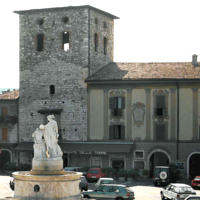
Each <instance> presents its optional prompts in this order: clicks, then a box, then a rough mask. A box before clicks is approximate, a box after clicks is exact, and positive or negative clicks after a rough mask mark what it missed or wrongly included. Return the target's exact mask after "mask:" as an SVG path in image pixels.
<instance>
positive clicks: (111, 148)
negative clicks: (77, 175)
mask: <svg viewBox="0 0 200 200" xmlns="http://www.w3.org/2000/svg"><path fill="white" fill-rule="evenodd" d="M132 148H133V143H112V142H110V143H106V142H82V143H81V142H80V143H79V142H77V143H75V142H73V143H70V142H67V143H62V144H61V149H62V151H63V152H64V153H70V152H79V153H80V152H88V153H89V152H99V153H101V152H102V153H103V152H107V153H129V152H130V151H131V149H132Z"/></svg>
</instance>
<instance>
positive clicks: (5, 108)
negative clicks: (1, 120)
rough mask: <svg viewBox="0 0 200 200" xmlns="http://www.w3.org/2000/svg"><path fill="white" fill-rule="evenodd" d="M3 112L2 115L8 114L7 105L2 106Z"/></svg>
mask: <svg viewBox="0 0 200 200" xmlns="http://www.w3.org/2000/svg"><path fill="white" fill-rule="evenodd" d="M1 113H2V116H3V117H5V116H7V115H8V108H7V107H2V108H1Z"/></svg>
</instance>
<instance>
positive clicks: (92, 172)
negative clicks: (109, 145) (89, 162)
mask: <svg viewBox="0 0 200 200" xmlns="http://www.w3.org/2000/svg"><path fill="white" fill-rule="evenodd" d="M102 177H106V174H105V173H104V172H103V171H102V169H101V168H90V169H89V170H88V172H87V174H86V178H87V180H88V181H97V180H98V179H99V178H102Z"/></svg>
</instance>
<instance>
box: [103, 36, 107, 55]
mask: <svg viewBox="0 0 200 200" xmlns="http://www.w3.org/2000/svg"><path fill="white" fill-rule="evenodd" d="M103 53H104V55H106V54H107V38H106V37H104V38H103Z"/></svg>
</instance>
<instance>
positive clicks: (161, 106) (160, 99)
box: [155, 95, 166, 117]
mask: <svg viewBox="0 0 200 200" xmlns="http://www.w3.org/2000/svg"><path fill="white" fill-rule="evenodd" d="M165 108H166V103H165V96H164V95H157V96H156V109H155V115H156V116H158V117H162V116H164V115H165Z"/></svg>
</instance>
